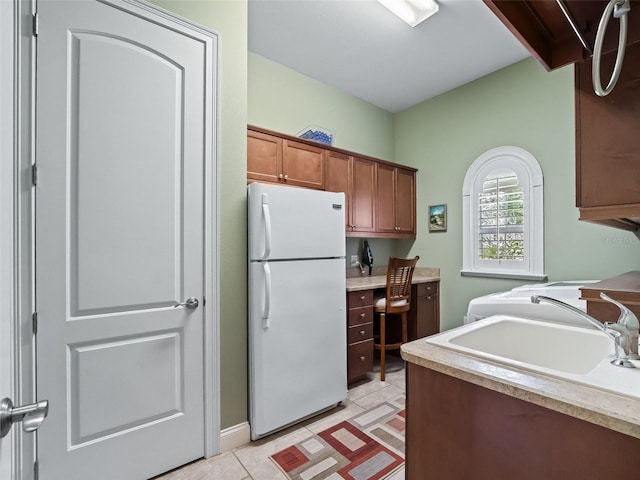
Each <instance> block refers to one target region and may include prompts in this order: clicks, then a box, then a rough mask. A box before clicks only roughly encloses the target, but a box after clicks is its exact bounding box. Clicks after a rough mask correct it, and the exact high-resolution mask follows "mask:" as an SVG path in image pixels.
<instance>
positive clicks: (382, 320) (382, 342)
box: [380, 313, 387, 382]
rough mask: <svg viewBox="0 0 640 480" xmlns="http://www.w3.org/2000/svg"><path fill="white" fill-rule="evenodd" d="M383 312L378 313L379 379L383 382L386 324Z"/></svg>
mask: <svg viewBox="0 0 640 480" xmlns="http://www.w3.org/2000/svg"><path fill="white" fill-rule="evenodd" d="M385 317H386V315H385V314H384V313H381V314H380V381H381V382H384V354H385V352H386V346H387V340H386V338H385V337H386V326H385Z"/></svg>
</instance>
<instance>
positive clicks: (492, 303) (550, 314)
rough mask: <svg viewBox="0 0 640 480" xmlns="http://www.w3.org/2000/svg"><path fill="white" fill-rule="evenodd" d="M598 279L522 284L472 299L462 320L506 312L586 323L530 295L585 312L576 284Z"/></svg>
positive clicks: (585, 308) (529, 316)
mask: <svg viewBox="0 0 640 480" xmlns="http://www.w3.org/2000/svg"><path fill="white" fill-rule="evenodd" d="M597 281H598V280H582V281H564V282H550V283H534V284H530V285H522V286H520V287H516V288H514V289H512V290H509V291H508V292H497V293H490V294H488V295H483V296H482V297H478V298H474V299H473V300H471V301H470V302H469V308H468V310H467V315H466V317H465V318H464V323H465V324H466V323H471V322H475V321H477V320H480V319H482V318H486V317H490V316H491V315H497V314H506V315H515V316H518V317H526V318H532V319H538V320H546V321H550V322H557V323H568V324H573V325H585V326H586V325H587V322H586V320H584V319H583V318H580V316H579V315H576V314H575V313H572V312H570V311H569V310H566V309H564V308H560V307H558V306H556V305H551V304H549V303H543V302H541V303H538V304H536V303H531V296H532V295H545V296H547V297H553V298H555V299H557V300H561V301H563V302H565V303H568V304H569V305H572V306H574V307H576V308H579V309H580V310H582V311H584V312H586V311H587V302H586V301H584V300H580V287H582V286H584V285H588V284H589V283H595V282H597Z"/></svg>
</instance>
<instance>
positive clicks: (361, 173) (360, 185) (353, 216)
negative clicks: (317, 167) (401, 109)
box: [326, 151, 375, 237]
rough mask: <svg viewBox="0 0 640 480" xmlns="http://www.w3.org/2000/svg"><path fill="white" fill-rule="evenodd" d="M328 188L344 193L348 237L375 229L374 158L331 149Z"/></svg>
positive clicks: (328, 164)
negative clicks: (370, 158)
mask: <svg viewBox="0 0 640 480" xmlns="http://www.w3.org/2000/svg"><path fill="white" fill-rule="evenodd" d="M326 166H327V169H326V172H327V174H326V190H328V191H330V192H345V194H346V195H345V196H346V211H345V222H346V234H347V237H359V236H360V237H361V236H368V235H367V233H369V232H374V231H375V223H374V221H375V215H374V208H375V164H374V162H372V161H371V160H367V159H362V158H358V157H354V156H351V155H345V154H342V153H338V152H333V151H329V152H328V153H327V160H326Z"/></svg>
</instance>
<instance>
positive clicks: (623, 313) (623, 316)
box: [600, 292, 640, 330]
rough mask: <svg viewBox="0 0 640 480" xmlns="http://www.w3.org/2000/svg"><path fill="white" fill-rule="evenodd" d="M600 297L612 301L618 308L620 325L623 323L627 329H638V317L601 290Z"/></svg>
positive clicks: (639, 325) (639, 324) (639, 326)
mask: <svg viewBox="0 0 640 480" xmlns="http://www.w3.org/2000/svg"><path fill="white" fill-rule="evenodd" d="M600 298H601V299H603V300H606V301H607V302H610V303H613V304H614V305H615V306H617V307H618V308H619V309H620V317H618V323H619V324H620V325H624V326H625V327H627V329H629V330H638V329H639V328H640V323H639V322H638V317H636V315H635V313H633V312H632V311H631V310H629V309H628V308H627V307H626V306H624V305H623V304H622V303H620V302H618V301H617V300H614V299H613V298H611V297H610V296H609V295H606V294H605V293H603V292H600Z"/></svg>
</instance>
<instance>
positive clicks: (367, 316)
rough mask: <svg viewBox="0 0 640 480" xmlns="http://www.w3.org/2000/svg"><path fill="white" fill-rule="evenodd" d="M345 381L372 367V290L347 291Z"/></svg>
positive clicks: (357, 377) (360, 374)
mask: <svg viewBox="0 0 640 480" xmlns="http://www.w3.org/2000/svg"><path fill="white" fill-rule="evenodd" d="M347 309H348V312H347V315H348V317H347V381H348V382H349V383H352V382H354V381H355V380H358V379H359V378H361V377H364V376H365V375H366V374H367V372H369V371H371V369H372V368H373V290H363V291H358V292H349V293H347Z"/></svg>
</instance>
